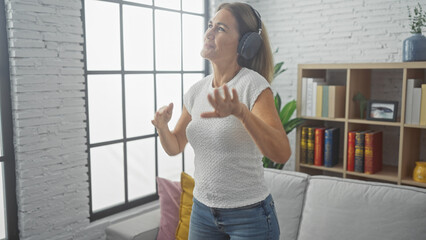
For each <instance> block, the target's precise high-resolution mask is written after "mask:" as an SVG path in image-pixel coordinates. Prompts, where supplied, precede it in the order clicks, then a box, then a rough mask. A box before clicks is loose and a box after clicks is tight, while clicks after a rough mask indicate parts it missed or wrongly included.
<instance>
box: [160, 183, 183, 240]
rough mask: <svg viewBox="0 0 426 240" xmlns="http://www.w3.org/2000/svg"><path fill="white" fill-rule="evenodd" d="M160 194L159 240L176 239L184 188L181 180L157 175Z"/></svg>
mask: <svg viewBox="0 0 426 240" xmlns="http://www.w3.org/2000/svg"><path fill="white" fill-rule="evenodd" d="M157 185H158V196H159V197H160V212H161V216H160V229H159V231H158V235H157V240H170V239H175V234H176V228H177V225H178V223H179V206H180V195H181V193H182V188H181V186H180V182H173V181H170V180H167V179H165V178H160V177H157Z"/></svg>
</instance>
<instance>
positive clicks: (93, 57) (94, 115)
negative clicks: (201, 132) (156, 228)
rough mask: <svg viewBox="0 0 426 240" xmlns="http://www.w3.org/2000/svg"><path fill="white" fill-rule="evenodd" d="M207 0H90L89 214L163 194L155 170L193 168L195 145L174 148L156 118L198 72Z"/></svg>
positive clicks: (167, 174) (178, 102)
mask: <svg viewBox="0 0 426 240" xmlns="http://www.w3.org/2000/svg"><path fill="white" fill-rule="evenodd" d="M207 6H208V3H207V1H205V0H132V1H120V0H108V1H105V0H84V26H85V57H86V83H87V93H86V94H87V95H86V96H87V101H86V103H87V114H88V134H89V135H88V139H89V144H88V146H89V147H88V153H89V169H90V186H91V189H90V199H91V201H90V202H91V214H90V215H91V219H92V220H96V219H99V218H102V217H104V216H107V215H110V214H113V213H116V212H118V211H122V210H125V209H128V208H131V207H133V206H136V205H140V204H143V203H146V202H149V201H152V200H154V199H157V198H158V195H157V187H156V177H157V176H160V177H164V178H168V179H171V180H179V177H180V172H181V171H186V172H189V173H191V172H192V171H193V151H192V149H191V148H190V146H189V145H188V146H187V148H186V149H185V151H184V153H183V154H180V155H178V156H174V157H170V156H168V155H167V154H166V153H165V152H164V150H163V149H162V147H161V144H160V141H159V139H158V136H157V133H156V130H155V128H154V127H153V126H152V124H151V120H152V118H153V116H154V113H155V111H156V109H158V108H160V107H161V106H163V105H167V104H169V103H170V102H173V103H174V106H175V107H174V110H173V117H172V119H171V121H170V123H169V126H170V128H171V129H173V128H174V126H175V124H176V122H177V120H178V118H179V116H180V114H181V111H182V110H181V109H182V98H183V94H184V93H185V92H186V90H187V89H188V88H189V87H190V86H191V85H192V84H193V83H194V82H195V81H198V80H200V79H201V78H202V77H203V76H205V74H206V73H207V72H206V71H207V70H206V69H207V68H206V62H205V61H204V60H203V59H202V58H201V57H200V54H199V53H200V51H201V48H202V37H203V33H204V30H205V28H206V21H207V18H208V17H207V11H206V10H205V9H206V7H207Z"/></svg>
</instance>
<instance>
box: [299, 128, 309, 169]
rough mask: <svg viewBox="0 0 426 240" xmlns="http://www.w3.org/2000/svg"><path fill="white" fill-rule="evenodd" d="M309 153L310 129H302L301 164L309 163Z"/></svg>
mask: <svg viewBox="0 0 426 240" xmlns="http://www.w3.org/2000/svg"><path fill="white" fill-rule="evenodd" d="M307 153H308V127H302V136H301V137H300V162H301V163H307Z"/></svg>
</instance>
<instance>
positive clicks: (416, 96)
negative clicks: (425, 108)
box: [411, 88, 422, 124]
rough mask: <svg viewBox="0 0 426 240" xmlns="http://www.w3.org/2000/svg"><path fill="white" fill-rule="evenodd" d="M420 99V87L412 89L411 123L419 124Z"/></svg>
mask: <svg viewBox="0 0 426 240" xmlns="http://www.w3.org/2000/svg"><path fill="white" fill-rule="evenodd" d="M421 101H422V89H421V88H414V89H413V112H412V113H411V124H420V110H421V108H420V107H421V106H420V103H421Z"/></svg>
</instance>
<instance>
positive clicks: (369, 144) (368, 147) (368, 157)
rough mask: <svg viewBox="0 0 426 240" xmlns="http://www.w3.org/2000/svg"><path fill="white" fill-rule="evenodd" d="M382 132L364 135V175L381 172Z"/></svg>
mask: <svg viewBox="0 0 426 240" xmlns="http://www.w3.org/2000/svg"><path fill="white" fill-rule="evenodd" d="M382 138H383V134H382V131H372V132H367V133H365V147H364V173H366V174H373V173H376V172H379V171H381V170H382V156H383V152H382V142H383V141H382Z"/></svg>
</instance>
